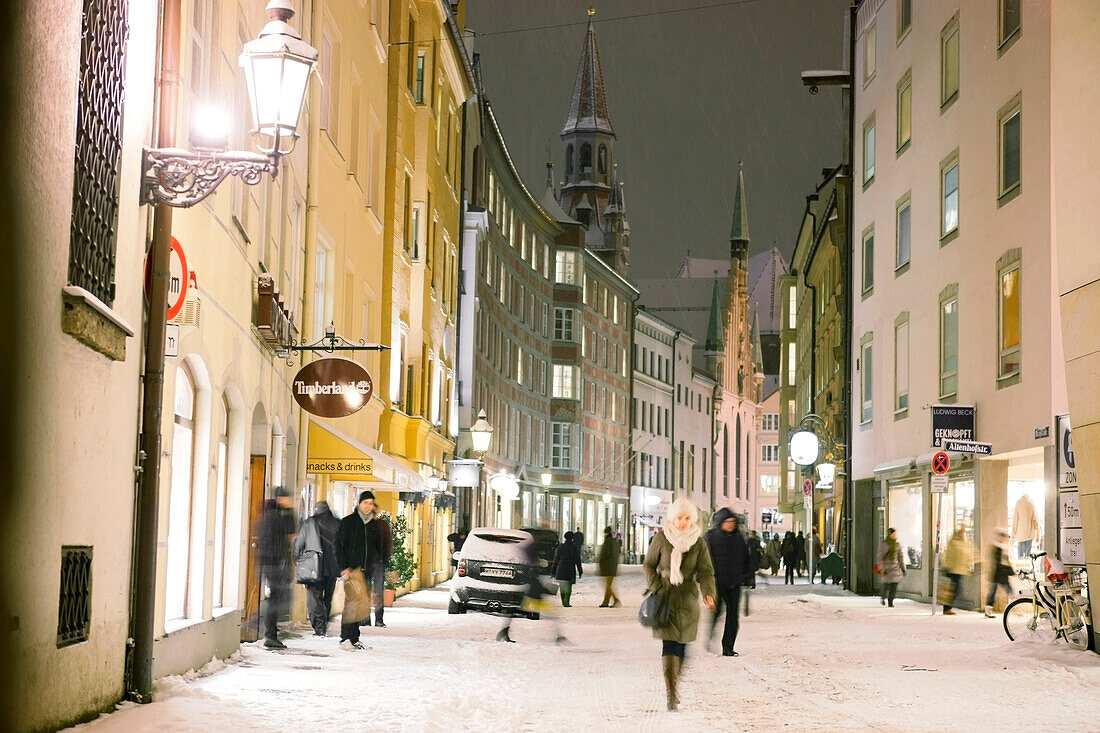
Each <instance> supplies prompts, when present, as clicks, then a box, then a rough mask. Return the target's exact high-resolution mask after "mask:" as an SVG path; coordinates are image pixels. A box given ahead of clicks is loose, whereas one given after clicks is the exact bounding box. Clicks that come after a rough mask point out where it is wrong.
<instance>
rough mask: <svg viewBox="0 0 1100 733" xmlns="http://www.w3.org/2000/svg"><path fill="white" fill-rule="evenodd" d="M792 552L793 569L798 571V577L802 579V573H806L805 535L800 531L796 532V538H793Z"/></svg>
mask: <svg viewBox="0 0 1100 733" xmlns="http://www.w3.org/2000/svg"><path fill="white" fill-rule="evenodd" d="M794 550H795V553H796V556H795V569H796V570H797V571H798V577H800V578H801V577H802V573H804V572H805V571H806V535H804V534H802V530H798V536H797V537H795V538H794Z"/></svg>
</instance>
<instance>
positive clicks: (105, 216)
mask: <svg viewBox="0 0 1100 733" xmlns="http://www.w3.org/2000/svg"><path fill="white" fill-rule="evenodd" d="M126 7H127V3H126V2H124V1H123V0H84V14H83V21H82V23H81V40H80V88H79V91H78V96H77V109H76V158H75V162H74V166H73V167H74V170H73V213H72V223H71V226H70V234H69V283H70V284H72V285H77V286H79V287H82V288H84V289H85V290H87V291H88V292H90V293H92V294H93V295H95V296H96V297H97V298H99V299H100V300H102V301H103V302H104V303H107V304H108V305H110V304H111V303H112V302H113V301H114V298H115V237H116V233H117V232H116V228H117V225H118V199H119V194H118V189H119V162H120V158H121V156H122V104H123V96H124V91H125V81H124V79H123V63H124V60H125V53H126V40H127V37H128V35H129V22H128V20H127V16H126Z"/></svg>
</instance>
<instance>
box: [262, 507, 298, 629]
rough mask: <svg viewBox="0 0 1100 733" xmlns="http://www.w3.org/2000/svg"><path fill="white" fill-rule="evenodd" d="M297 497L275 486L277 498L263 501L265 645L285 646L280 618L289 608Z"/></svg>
mask: <svg viewBox="0 0 1100 733" xmlns="http://www.w3.org/2000/svg"><path fill="white" fill-rule="evenodd" d="M293 507H294V500H293V499H292V498H291V496H290V490H289V489H287V488H286V487H285V486H279V487H276V489H275V498H274V499H267V500H265V501H264V506H263V514H262V515H261V516H260V532H259V535H260V543H259V544H260V546H259V548H258V549H259V554H260V573H261V575H262V576H263V579H264V582H265V583H266V585H267V587H268V591H269V593H270V595H269V596H268V598H267V611H266V613H265V614H264V646H265V647H267V648H268V649H286V644H284V643H283V642H281V641H279V619H280V618H282V617H283V616H285V615H286V614H287V612H288V611H289V610H290V580H291V573H290V542H291V538H292V537H293V536H294V514H293V512H292V511H291V510H292V509H293Z"/></svg>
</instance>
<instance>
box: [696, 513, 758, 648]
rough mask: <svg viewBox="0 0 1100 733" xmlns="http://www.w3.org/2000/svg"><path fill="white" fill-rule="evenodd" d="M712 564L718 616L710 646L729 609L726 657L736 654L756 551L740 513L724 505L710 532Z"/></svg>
mask: <svg viewBox="0 0 1100 733" xmlns="http://www.w3.org/2000/svg"><path fill="white" fill-rule="evenodd" d="M705 539H706V543H707V548H708V549H709V550H710V559H711V564H712V565H713V566H714V585H715V589H716V590H717V595H716V596H715V598H714V602H715V609H714V616H713V617H712V618H711V621H710V632H709V633H708V634H707V648H710V645H711V642H712V640H713V638H714V629H715V628H717V626H718V618H719V617H720V616H721V615H722V611H723V609H725V615H726V620H725V625H724V627H723V631H722V656H724V657H736V656H738V654H737V652H736V651H734V649H733V646H734V644H735V643H736V641H737V629H738V626H739V620H738V616H739V615H740V612H741V587H742V586H747V585H749V584H751V583H752V579H753V576H754V575H755V573H754V572H753V570H752V565H751V563H752V550H751V549H750V547H749V543H747V542H746V541H745V537H744V535H742V534H741V533H740V532H738V531H737V515H736V514H734V513H733V512H732V511H730V510H729V509H727V508H725V507H723V508H721V509H719V510H718V511H717V512H715V513H714V521H713V522H712V523H711V528H710V530H709V531H708V532H707V534H706V537H705Z"/></svg>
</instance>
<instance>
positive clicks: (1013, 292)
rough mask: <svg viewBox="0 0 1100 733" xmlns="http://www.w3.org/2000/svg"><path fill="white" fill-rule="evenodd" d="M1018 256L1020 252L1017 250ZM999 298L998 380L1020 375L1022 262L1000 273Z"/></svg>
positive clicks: (1017, 262)
mask: <svg viewBox="0 0 1100 733" xmlns="http://www.w3.org/2000/svg"><path fill="white" fill-rule="evenodd" d="M1016 252H1017V256H1019V255H1018V253H1019V250H1016ZM999 279H1000V289H999V290H1000V292H999V297H998V298H997V303H998V308H997V310H998V311H999V312H998V314H997V316H998V317H997V333H998V338H997V343H998V345H999V348H1000V361H999V369H998V372H997V377H998V378H1005V377H1011V376H1013V375H1016V374H1019V373H1020V262H1019V260H1017V261H1016V262H1015V263H1014V264H1012V265H1010V266H1009V267H1007V268H1006V269H1003V270H1002V271H1001V273H1000V277H999Z"/></svg>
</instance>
